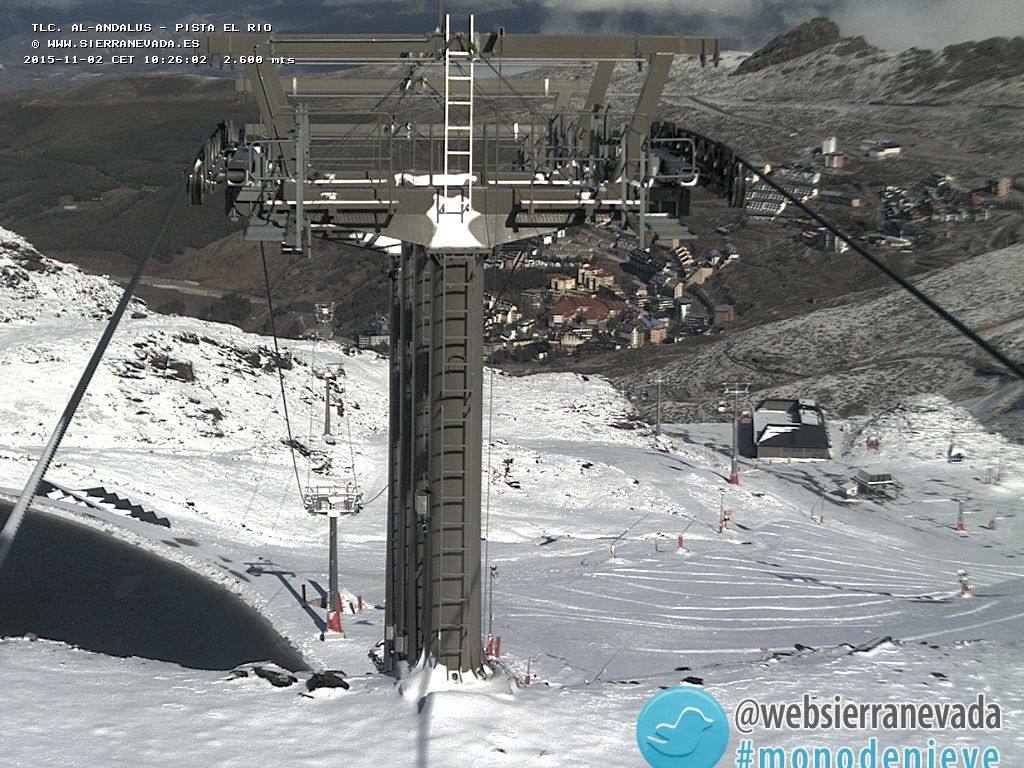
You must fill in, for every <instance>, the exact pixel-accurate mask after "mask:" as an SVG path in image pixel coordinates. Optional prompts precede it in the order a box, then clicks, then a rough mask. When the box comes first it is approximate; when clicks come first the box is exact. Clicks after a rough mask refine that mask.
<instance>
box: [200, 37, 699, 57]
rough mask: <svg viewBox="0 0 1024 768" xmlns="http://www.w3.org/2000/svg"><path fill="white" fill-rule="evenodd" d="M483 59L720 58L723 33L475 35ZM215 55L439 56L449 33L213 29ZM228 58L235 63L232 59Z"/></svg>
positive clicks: (209, 40)
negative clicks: (264, 32) (298, 32)
mask: <svg viewBox="0 0 1024 768" xmlns="http://www.w3.org/2000/svg"><path fill="white" fill-rule="evenodd" d="M475 38H476V48H477V52H478V55H479V56H480V58H482V59H489V58H494V59H504V60H506V61H512V60H520V61H601V60H607V59H612V60H620V61H621V60H643V59H648V58H650V57H651V56H654V55H656V54H659V53H665V54H679V55H683V56H700V57H701V58H702V59H706V58H707V57H711V58H712V59H713V60H715V61H717V59H718V54H719V48H718V39H717V38H714V37H674V36H668V35H657V36H643V37H639V36H630V35H509V34H502V33H501V32H482V33H480V34H478V35H475ZM205 43H206V47H205V52H206V53H208V54H210V55H211V56H221V57H228V59H230V58H231V57H234V56H247V55H252V54H253V51H254V50H256V49H263V50H265V51H267V52H268V53H269V55H270V56H272V57H274V58H278V59H294V60H295V61H296V62H303V61H306V62H309V61H315V62H332V61H337V62H348V61H378V62H379V61H397V62H401V63H413V62H415V60H417V59H437V58H440V57H441V56H443V55H444V48H445V40H444V35H439V34H426V35H210V36H208V37H206V38H205ZM224 63H231V62H230V61H227V62H224Z"/></svg>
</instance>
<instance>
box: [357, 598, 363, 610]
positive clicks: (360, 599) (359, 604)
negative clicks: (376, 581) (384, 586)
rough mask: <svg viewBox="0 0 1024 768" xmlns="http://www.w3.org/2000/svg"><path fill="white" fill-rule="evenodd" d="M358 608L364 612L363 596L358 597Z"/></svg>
mask: <svg viewBox="0 0 1024 768" xmlns="http://www.w3.org/2000/svg"><path fill="white" fill-rule="evenodd" d="M356 607H357V608H358V609H359V612H360V613H362V612H363V596H362V595H356Z"/></svg>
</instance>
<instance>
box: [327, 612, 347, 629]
mask: <svg viewBox="0 0 1024 768" xmlns="http://www.w3.org/2000/svg"><path fill="white" fill-rule="evenodd" d="M327 629H328V630H330V631H331V632H338V633H339V634H342V635H343V634H345V631H344V630H343V629H342V628H341V611H333V612H332V613H331V615H330V616H329V617H328V619H327Z"/></svg>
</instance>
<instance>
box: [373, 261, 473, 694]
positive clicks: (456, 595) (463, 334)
mask: <svg viewBox="0 0 1024 768" xmlns="http://www.w3.org/2000/svg"><path fill="white" fill-rule="evenodd" d="M485 255H486V254H485V253H482V252H458V253H451V252H446V251H443V252H434V251H429V250H428V249H426V248H424V247H422V246H414V245H409V244H406V245H404V246H403V248H402V255H401V257H400V267H399V269H398V270H397V273H396V274H394V275H393V278H392V280H393V282H392V287H393V294H392V297H393V305H392V318H393V320H394V321H395V325H394V326H393V328H392V338H393V343H392V356H391V372H392V375H391V386H392V391H391V403H392V408H393V411H392V415H391V422H390V426H391V450H390V453H391V463H390V469H391V473H392V474H391V485H392V491H391V495H390V496H389V511H388V520H389V524H388V530H389V538H391V539H392V541H391V543H390V544H389V547H388V578H387V584H388V595H389V599H388V602H387V603H386V618H385V625H386V627H387V628H388V629H387V631H386V634H385V669H386V670H387V671H396V670H397V669H398V665H399V663H400V662H403V661H404V662H406V663H408V664H409V665H413V664H416V663H417V661H418V660H419V659H420V658H421V657H422V656H423V655H424V654H425V655H426V657H427V658H429V659H430V660H431V661H435V662H437V663H439V664H442V665H444V666H445V667H447V668H448V671H449V674H450V675H452V676H453V678H455V677H457V678H460V679H461V677H462V676H463V675H464V674H467V673H476V672H479V671H480V670H481V669H482V667H483V650H482V642H481V636H480V632H481V625H480V605H481V602H480V588H481V584H480V529H481V526H480V488H481V480H480V471H481V454H482V449H481V440H482V414H481V408H482V399H483V398H482V391H481V383H482V379H483V347H482V344H483V342H482V333H481V332H482V329H483V275H484V267H483V259H484V257H485Z"/></svg>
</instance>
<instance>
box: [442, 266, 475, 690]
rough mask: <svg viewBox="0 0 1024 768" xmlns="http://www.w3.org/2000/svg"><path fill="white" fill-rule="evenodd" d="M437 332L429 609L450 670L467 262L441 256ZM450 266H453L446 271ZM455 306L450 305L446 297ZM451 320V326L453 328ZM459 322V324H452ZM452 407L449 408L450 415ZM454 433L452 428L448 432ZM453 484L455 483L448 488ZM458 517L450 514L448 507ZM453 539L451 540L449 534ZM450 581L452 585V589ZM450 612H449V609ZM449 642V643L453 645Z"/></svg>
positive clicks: (459, 617)
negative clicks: (436, 468)
mask: <svg viewBox="0 0 1024 768" xmlns="http://www.w3.org/2000/svg"><path fill="white" fill-rule="evenodd" d="M442 264H443V266H442V278H441V279H442V298H441V301H442V318H443V323H442V335H441V359H442V360H443V361H444V363H443V365H444V368H443V370H444V374H443V376H442V380H441V391H440V395H441V399H442V400H443V401H444V402H445V404H446V405H445V413H444V414H443V417H442V430H441V443H440V450H441V456H440V459H441V466H442V468H441V479H442V489H443V490H442V494H441V497H440V499H438V504H439V505H440V510H439V512H440V514H439V515H438V523H437V525H438V529H437V533H438V536H439V541H440V547H439V550H438V552H437V556H438V563H437V565H438V569H437V576H436V578H437V580H438V582H439V584H440V585H441V589H440V590H438V591H437V592H436V593H435V595H434V606H433V607H434V610H435V611H436V614H435V615H436V616H437V623H436V627H437V632H438V641H439V643H438V645H439V647H438V648H437V656H438V660H439V661H440V662H441V663H442V664H444V665H445V666H447V667H448V668H449V669H450V670H456V671H458V670H461V668H462V658H461V657H462V650H461V649H462V646H463V638H462V636H463V635H464V634H465V631H466V627H465V616H464V614H465V611H466V610H468V595H467V591H466V583H465V580H466V550H467V546H466V544H467V542H466V520H465V517H464V510H465V502H466V500H467V481H468V479H469V478H468V474H467V467H466V452H465V442H466V439H467V438H468V436H469V416H470V414H469V395H470V382H469V333H470V328H469V318H470V311H469V308H468V296H469V291H470V283H469V281H470V279H471V276H470V270H471V269H472V266H471V262H470V261H467V260H462V263H461V264H458V265H456V264H451V263H450V262H448V261H447V259H445V260H444V261H443V262H442ZM450 270H451V271H454V272H456V275H455V276H454V277H450V276H449V275H450ZM450 296H452V297H454V298H455V301H454V302H452V303H454V304H455V305H456V306H449V297H450ZM453 325H454V326H455V328H453ZM456 328H461V330H456ZM453 410H454V412H455V413H454V414H453V415H450V414H451V412H452V411H453ZM453 432H454V433H455V434H452V433H453ZM453 453H458V454H461V457H462V461H461V462H460V466H458V467H449V466H448V464H449V457H450V456H451V454H453ZM452 486H455V488H452ZM453 510H454V511H455V512H456V515H457V517H456V518H452V516H451V515H452V511H453ZM453 539H454V540H453ZM452 585H457V587H456V588H455V589H454V590H453V589H452ZM452 592H456V593H457V594H456V595H453V594H451V593H452ZM453 614H454V615H453ZM446 633H447V634H454V635H455V642H453V643H441V642H440V639H441V635H442V634H446ZM453 646H454V649H453Z"/></svg>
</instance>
